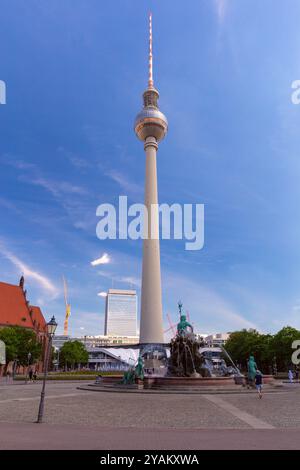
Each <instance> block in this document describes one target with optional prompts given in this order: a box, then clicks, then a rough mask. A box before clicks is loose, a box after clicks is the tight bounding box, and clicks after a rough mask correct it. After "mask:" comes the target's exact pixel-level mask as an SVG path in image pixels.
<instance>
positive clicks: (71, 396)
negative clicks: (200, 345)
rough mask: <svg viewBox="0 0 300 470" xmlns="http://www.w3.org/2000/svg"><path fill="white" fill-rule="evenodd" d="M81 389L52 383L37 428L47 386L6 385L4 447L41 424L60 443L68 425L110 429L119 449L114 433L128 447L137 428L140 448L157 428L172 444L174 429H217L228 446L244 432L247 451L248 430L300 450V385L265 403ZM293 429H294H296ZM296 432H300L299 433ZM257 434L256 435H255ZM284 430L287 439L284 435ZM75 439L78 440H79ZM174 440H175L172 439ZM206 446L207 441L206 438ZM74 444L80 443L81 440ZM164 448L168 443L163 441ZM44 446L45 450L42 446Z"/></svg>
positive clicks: (0, 408)
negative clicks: (61, 431)
mask: <svg viewBox="0 0 300 470" xmlns="http://www.w3.org/2000/svg"><path fill="white" fill-rule="evenodd" d="M77 386H78V383H77V384H76V383H73V382H72V383H68V382H62V383H51V382H49V383H48V384H47V390H46V397H47V398H46V403H45V415H44V424H42V425H35V427H34V425H33V424H32V423H34V421H35V420H36V417H37V412H38V404H39V398H40V390H41V383H36V384H28V385H20V384H17V385H9V386H5V385H0V449H1V448H13V447H10V446H13V445H14V444H13V443H14V442H15V441H14V439H15V438H12V440H11V441H9V439H8V437H9V432H8V430H12V429H14V431H11V432H12V436H17V434H16V430H21V429H22V427H24V426H28V427H29V428H30V429H31V428H32V429H33V432H40V431H38V430H36V428H37V427H39V426H41V427H40V428H39V429H40V430H42V434H41V436H42V435H43V433H45V432H46V434H47V435H48V437H49V433H50V434H51V432H53V436H55V435H56V438H55V439H56V440H57V435H58V434H55V432H54V429H62V428H63V427H64V426H69V427H70V425H72V426H71V428H72V429H73V430H74V433H75V430H76V429H77V430H80V429H81V433H87V434H90V433H95V428H97V429H98V431H97V432H99V433H100V434H101V432H102V433H103V432H104V429H106V431H105V436H106V439H104V440H102V441H101V442H102V443H103V442H107V439H108V436H109V433H110V432H111V433H112V434H111V441H112V442H111V445H114V446H116V445H118V443H116V442H115V443H114V444H113V441H114V439H113V438H112V436H113V434H114V432H118V433H119V434H120V433H121V434H120V436H123V440H122V439H121V437H120V439H121V441H122V442H123V443H124V442H125V441H126V439H125V441H124V435H125V436H126V435H127V431H126V432H125V434H124V431H125V429H127V430H130V429H131V430H132V433H133V434H132V433H131V434H130V433H129V434H128V439H129V437H130V436H131V438H132V436H133V435H136V436H137V442H140V444H139V445H142V444H141V438H139V435H140V433H141V432H142V434H143V433H144V435H146V434H147V433H148V434H149V433H150V435H152V436H153V435H155V430H157V431H160V432H161V433H162V434H161V435H163V433H166V434H165V436H166V442H170V438H168V437H167V436H168V435H169V433H170V432H172V430H173V431H174V432H175V430H176V432H177V430H178V432H179V431H180V430H181V431H182V432H183V434H184V435H188V434H189V433H191V432H192V431H193V430H194V431H195V432H196V435H197V433H200V434H201V436H203V432H204V433H208V434H207V435H210V434H209V433H212V432H213V430H219V431H220V433H221V434H222V432H223V434H224V437H223V441H222V442H223V443H225V441H226V442H227V444H226V445H228V436H229V435H230V432H231V431H233V430H236V431H237V430H240V431H241V433H240V434H239V433H238V434H237V433H236V431H234V436H235V437H234V439H235V441H233V439H232V445H233V447H232V448H243V447H239V445H242V444H240V440H241V439H242V440H243V439H244V441H245V442H247V439H246V438H243V437H242V436H245V433H244V432H248V433H249V436H251V435H252V436H254V435H261V436H267V437H266V440H264V439H263V438H259V439H261V446H263V442H265V445H267V446H268V445H270V444H268V443H270V442H272V439H271V437H270V436H272V433H274V436H275V437H276V436H277V438H278V442H277V445H276V446H275V443H276V439H275V441H274V443H273V445H274V447H273V448H283V447H280V445H281V446H282V445H283V443H285V446H287V447H284V448H300V441H299V439H298V431H299V429H300V388H299V387H297V388H295V389H294V390H292V391H283V392H280V393H276V394H274V393H273V394H271V393H270V394H267V393H266V394H265V395H264V396H263V398H262V400H259V398H258V396H257V395H256V394H246V395H230V394H228V395H182V394H180V395H179V394H178V395H165V394H164V395H152V394H151V395H150V394H149V395H143V394H126V393H106V392H100V393H97V392H89V391H82V390H78V389H77V388H76V387H77ZM8 423H10V424H8ZM291 428H294V431H293V430H292V429H291ZM5 429H7V433H5V432H4V431H5ZM117 429H118V431H117ZM122 429H123V431H122ZM295 429H297V430H298V431H297V432H296V433H295ZM108 430H110V431H108ZM201 430H203V431H201ZM204 430H205V431H204ZM225 430H227V431H225ZM253 431H255V433H256V434H253ZM78 432H79V431H78ZM282 432H283V433H284V436H285V439H283V438H282V437H279V436H280V435H281V434H282ZM134 433H135V434H134ZM151 433H152V434H151ZM153 433H154V434H153ZM228 433H229V434H228ZM257 433H258V434H257ZM260 433H265V434H260ZM288 433H292V434H291V436H292V437H291V441H288V439H287V436H288ZM25 434H26V433H25ZM25 434H24V432H23V433H21V434H20V439H21V441H20V442H19V445H20V446H21V445H23V444H24V445H25V442H26V446H27V447H26V448H30V444H29V443H28V439H29V441H30V434H29V436H28V435H26V436H25ZM79 434H80V432H79ZM100 434H99V435H100ZM200 434H199V436H200ZM221 434H220V435H221ZM212 435H213V434H212ZM4 436H6V437H4ZM22 436H24V437H22ZM239 436H240V437H239ZM268 436H269V437H268ZM275 437H274V438H275ZM178 438H179V437H178ZM7 439H8V441H7ZM74 439H75V440H76V436H75V437H74ZM153 439H154V438H153ZM153 439H152V442H153ZM199 439H200V437H199ZM224 439H225V441H224ZM253 439H254V438H253ZM24 440H25V441H24ZM129 440H130V439H129ZM121 441H120V442H121ZM154 441H155V439H154ZM9 442H10V443H9ZM47 442H48V445H51V444H50V441H47ZM53 442H54V441H53ZM82 442H84V440H83V441H82ZM86 442H87V443H88V442H90V443H91V442H94V440H93V439H92V440H89V439H87V440H86ZM130 442H131V441H130ZM150 442H151V439H150V440H149V441H148V445H150ZM155 442H156V441H155ZM171 442H173V441H172V439H171ZM181 442H183V441H181ZM197 442H198V445H199V446H200V445H201V442H202V441H201V439H200V440H198V441H197ZM203 442H206V441H205V439H204V441H203ZM229 442H230V439H229ZM250 442H252V441H251V439H250V440H249V445H250ZM22 443H23V444H22ZM73 444H74V445H75V441H74V442H73ZM73 444H72V443H71V442H67V441H66V443H65V447H64V444H63V442H61V441H57V443H56V444H54V443H53V445H56V446H58V447H54V448H72V447H70V446H72V445H73ZM82 445H83V444H82ZM87 445H88V444H87ZM89 445H91V444H89ZM95 445H96V446H98V445H100V444H96V443H95ZM102 445H103V444H102ZM129 445H130V444H129ZM145 445H147V444H145ZM161 445H162V446H163V445H164V444H163V442H162V443H161ZM172 445H173V444H172ZM181 445H182V444H181ZM186 445H187V444H186ZM205 445H206V446H208V447H204V448H209V443H208V442H206V444H205ZM214 445H216V447H215V448H221V447H218V444H217V442H215V443H214ZM224 445H225V444H224ZM255 445H256V446H257V445H259V442H258V441H257V438H255V439H254V440H253V446H254V447H252V448H257V447H255ZM28 446H29V447H28ZM61 446H63V447H61ZM68 446H69V447H68ZM220 446H221V441H220ZM278 446H279V447H278ZM291 446H292V447H291ZM293 446H294V447H293ZM295 446H296V447H295ZM14 448H18V447H14ZM41 448H43V445H42V444H41ZM87 448H90V447H87ZM97 448H100V447H97ZM101 448H104V447H101ZM108 448H109V447H108ZM114 448H116V447H114ZM117 448H118V447H117ZM119 448H120V447H119ZM139 448H143V447H139ZM145 448H146V447H145ZM148 448H149V447H148ZM160 448H166V447H160ZM179 448H180V447H179ZM181 448H184V447H181ZM194 448H195V447H194ZM199 448H201V447H199ZM229 448H230V447H229ZM267 448H268V447H267Z"/></svg>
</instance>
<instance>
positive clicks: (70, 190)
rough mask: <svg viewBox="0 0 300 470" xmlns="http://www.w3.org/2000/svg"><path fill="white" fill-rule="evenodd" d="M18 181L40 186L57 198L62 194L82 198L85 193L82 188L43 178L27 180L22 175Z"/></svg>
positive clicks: (66, 182) (27, 178)
mask: <svg viewBox="0 0 300 470" xmlns="http://www.w3.org/2000/svg"><path fill="white" fill-rule="evenodd" d="M19 179H20V180H21V181H24V182H25V183H29V184H33V185H35V186H40V187H42V188H44V189H46V191H49V192H50V193H51V194H52V195H53V196H55V197H59V196H61V195H63V194H78V195H81V196H82V195H84V194H86V193H87V191H86V190H85V189H84V188H82V187H80V186H76V185H73V184H71V183H69V182H68V181H54V180H50V179H47V178H43V177H38V178H29V177H27V176H24V175H22V176H20V178H19Z"/></svg>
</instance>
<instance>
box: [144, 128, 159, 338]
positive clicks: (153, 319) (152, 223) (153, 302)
mask: <svg viewBox="0 0 300 470" xmlns="http://www.w3.org/2000/svg"><path fill="white" fill-rule="evenodd" d="M157 148H158V145H157V142H156V139H155V138H154V137H147V139H146V141H145V152H146V177H145V206H146V208H147V213H148V224H147V232H148V233H147V237H146V238H145V239H144V241H143V269H142V295H141V320H140V343H141V344H147V343H163V341H164V339H163V315H162V300H161V275H160V247H159V213H158V194H157V171H156V152H157Z"/></svg>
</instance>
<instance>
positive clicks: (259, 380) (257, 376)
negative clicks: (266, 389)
mask: <svg viewBox="0 0 300 470" xmlns="http://www.w3.org/2000/svg"><path fill="white" fill-rule="evenodd" d="M262 382H263V377H262V373H261V372H260V371H259V370H257V371H256V374H255V387H256V390H257V392H258V396H259V398H262V385H263V383H262Z"/></svg>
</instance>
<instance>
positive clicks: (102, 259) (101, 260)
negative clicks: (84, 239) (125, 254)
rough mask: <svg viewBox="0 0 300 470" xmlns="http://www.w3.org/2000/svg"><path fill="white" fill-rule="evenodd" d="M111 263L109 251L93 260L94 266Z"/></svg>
mask: <svg viewBox="0 0 300 470" xmlns="http://www.w3.org/2000/svg"><path fill="white" fill-rule="evenodd" d="M108 263H110V256H109V255H108V254H107V253H103V255H102V256H101V257H100V258H98V259H95V260H94V261H91V265H92V266H98V265H99V264H108Z"/></svg>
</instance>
